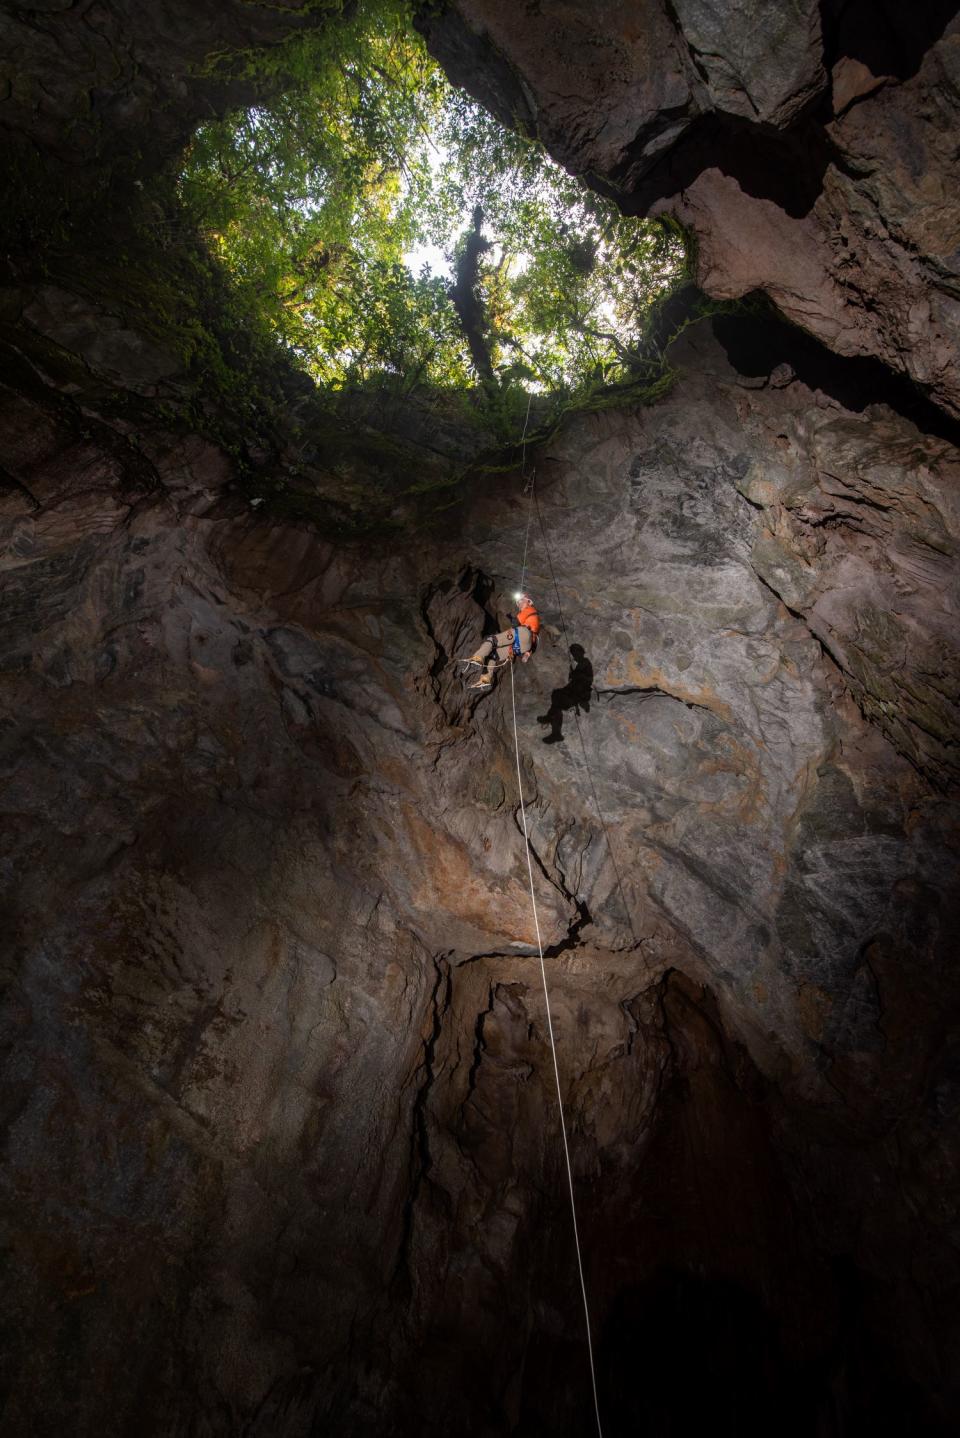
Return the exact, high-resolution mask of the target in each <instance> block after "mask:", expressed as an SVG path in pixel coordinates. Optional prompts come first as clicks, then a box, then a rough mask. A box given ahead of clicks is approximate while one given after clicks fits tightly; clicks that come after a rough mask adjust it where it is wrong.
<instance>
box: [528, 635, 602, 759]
mask: <svg viewBox="0 0 960 1438" xmlns="http://www.w3.org/2000/svg"><path fill="white" fill-rule="evenodd" d="M570 658H571V659H572V660H573V663H572V664H571V665H570V673H569V676H568V678H567V682H566V684H564V686H563V688H562V689H554V691H553V693H552V694H551V695H550V708H549V709H548V710H547V712H546V714H538V715H537V723H538V724H549V725H550V733H549V734H547V735H545V736H544V740H543V742H544V744H562V743H563V716H564V714H567V713H569V711H570V710H571V709H572V710H574V712H575V713H577V714H579V713H580V712H581V710H582V711H583V713H584V714H589V713H590V699H591V696H592V694H593V665H592V664H591V663H590V660H589V659H588V658H587V656H586V654H585V653H584V652H583V645H582V644H571V645H570Z"/></svg>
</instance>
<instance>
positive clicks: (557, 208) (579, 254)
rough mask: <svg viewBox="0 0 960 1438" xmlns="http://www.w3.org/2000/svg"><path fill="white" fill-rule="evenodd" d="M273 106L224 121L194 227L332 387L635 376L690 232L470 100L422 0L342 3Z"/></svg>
mask: <svg viewBox="0 0 960 1438" xmlns="http://www.w3.org/2000/svg"><path fill="white" fill-rule="evenodd" d="M274 64H275V66H276V69H277V78H278V83H277V85H276V90H277V93H276V96H275V98H273V99H271V100H270V102H269V103H267V104H262V105H258V106H256V107H254V108H252V109H249V110H246V111H242V112H240V113H237V114H233V115H230V116H228V117H226V118H225V119H222V120H216V121H212V122H210V123H208V124H205V125H203V126H202V127H201V128H200V129H199V130H198V131H197V133H196V135H195V136H194V138H193V141H192V144H191V145H190V147H189V150H188V152H187V154H186V156H185V159H184V163H183V168H182V172H181V174H180V178H179V186H180V192H181V196H182V199H183V201H184V202H185V204H186V206H187V207H188V210H189V212H190V213H191V214H192V215H193V217H194V218H195V220H196V222H197V224H198V225H199V227H200V229H201V230H202V232H203V234H204V236H205V237H206V240H207V243H208V244H209V246H210V248H211V249H212V251H213V252H214V253H215V254H217V255H218V256H219V257H220V258H221V260H222V261H223V263H224V264H225V265H226V266H227V267H228V269H229V270H230V272H231V273H232V274H233V276H234V277H235V279H236V281H237V283H238V284H239V285H240V286H241V288H242V289H243V290H244V291H245V292H246V293H247V295H248V297H249V299H250V300H251V302H252V303H253V305H254V307H255V308H256V310H257V312H258V313H259V314H261V315H262V316H263V317H264V319H265V320H266V321H267V323H268V324H269V325H270V327H271V328H272V329H273V331H274V332H275V334H276V336H277V338H278V340H280V341H281V342H282V343H284V344H286V345H287V346H289V347H290V348H291V349H292V350H293V351H294V353H295V354H296V356H297V357H298V359H299V361H300V363H301V364H302V365H303V366H304V367H305V368H306V369H307V370H308V371H309V372H310V373H311V374H312V375H313V376H314V378H315V379H316V380H317V382H318V383H320V384H321V385H323V386H325V387H328V388H331V389H335V390H336V389H343V388H350V387H355V386H362V385H365V384H367V383H369V382H371V381H374V380H377V379H381V380H382V379H383V378H384V377H386V376H389V377H390V378H391V380H392V381H393V382H395V383H397V384H400V385H404V386H411V387H414V386H417V385H422V384H430V385H433V386H439V387H443V388H454V389H469V388H480V389H486V390H487V391H501V392H502V391H503V390H504V389H505V388H508V387H513V386H520V387H523V388H526V389H532V390H536V391H547V392H550V393H555V392H561V393H563V394H567V395H570V394H575V393H576V392H577V391H578V390H581V389H583V388H584V387H585V386H596V385H598V384H600V385H602V384H606V383H611V382H614V381H617V380H620V379H622V378H623V377H624V376H625V375H629V373H630V371H631V368H632V367H633V366H634V365H635V363H636V362H637V344H638V338H639V336H640V335H641V334H642V330H643V321H644V317H645V315H646V314H647V313H648V311H649V309H650V306H651V304H652V303H653V302H654V301H655V300H656V299H657V298H658V296H660V295H662V294H663V293H664V292H665V291H667V290H668V289H669V288H670V287H671V285H672V284H673V283H674V282H675V280H676V278H677V276H678V274H679V273H680V272H681V271H682V269H683V265H684V259H685V255H684V244H683V238H682V235H680V233H679V232H678V231H677V230H676V228H674V227H671V226H670V225H669V224H667V223H665V222H651V221H642V220H637V219H630V218H626V217H624V216H623V215H622V214H621V213H620V212H619V211H618V209H617V208H616V206H615V205H614V204H613V203H612V202H610V201H609V200H606V199H604V198H602V197H600V196H599V195H597V194H595V193H593V192H592V191H591V190H589V189H588V188H587V187H586V186H585V185H584V184H583V183H582V182H581V181H579V180H577V179H575V178H573V177H571V176H570V175H568V174H567V173H565V172H564V171H563V170H562V169H560V168H559V167H558V166H557V165H555V164H554V163H553V162H552V161H551V160H550V159H549V158H548V157H547V155H546V154H545V153H544V151H543V149H542V148H541V147H540V146H539V145H538V144H536V143H534V142H532V141H530V140H528V139H526V138H524V137H523V136H521V135H519V134H517V133H515V132H513V131H511V130H508V129H505V128H504V127H503V126H501V125H500V124H498V122H497V121H495V120H494V119H492V118H491V117H490V116H489V115H488V114H487V113H486V112H485V111H484V110H483V109H482V108H481V107H480V106H478V105H476V104H475V103H474V102H473V101H471V100H470V99H469V98H468V97H467V96H465V95H464V94H463V93H462V92H460V91H457V90H455V89H453V88H452V87H451V86H450V85H449V83H448V82H447V80H446V78H445V76H444V75H443V73H442V72H441V71H440V70H439V68H438V67H437V66H436V65H435V63H434V62H433V61H432V59H431V58H430V56H429V55H428V53H427V51H426V49H425V47H424V45H423V43H422V41H421V39H420V37H419V36H418V35H417V33H416V31H415V30H414V29H413V27H412V24H411V23H410V16H409V13H408V6H407V5H406V4H404V3H403V0H360V3H358V4H357V5H355V6H351V7H350V8H349V10H348V11H346V12H343V11H340V10H339V8H338V7H336V6H334V7H333V8H332V10H331V18H330V20H329V22H328V23H327V24H326V25H325V26H324V27H323V28H321V29H319V30H317V31H314V32H310V33H309V34H306V35H303V36H301V37H298V38H297V39H296V40H295V41H294V42H292V43H291V44H289V45H287V46H285V47H283V52H282V53H281V54H280V55H278V56H277V57H276V58H275V61H274Z"/></svg>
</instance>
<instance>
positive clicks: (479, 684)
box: [468, 674, 493, 689]
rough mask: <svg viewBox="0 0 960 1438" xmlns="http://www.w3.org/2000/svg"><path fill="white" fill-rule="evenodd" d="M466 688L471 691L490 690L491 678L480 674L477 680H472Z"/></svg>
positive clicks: (488, 675)
mask: <svg viewBox="0 0 960 1438" xmlns="http://www.w3.org/2000/svg"><path fill="white" fill-rule="evenodd" d="M468 687H469V688H471V689H492V688H493V676H492V675H490V674H481V675H480V677H479V679H476V680H474V682H473V683H472V684H471V685H469V686H468Z"/></svg>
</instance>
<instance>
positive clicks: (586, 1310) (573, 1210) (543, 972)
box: [509, 407, 603, 1438]
mask: <svg viewBox="0 0 960 1438" xmlns="http://www.w3.org/2000/svg"><path fill="white" fill-rule="evenodd" d="M528 410H529V407H528ZM527 532H528V534H529V524H528V527H527ZM509 667H510V707H511V709H512V711H513V750H514V754H515V756H516V760H517V792H518V793H519V795H520V817H521V820H522V822H523V843H524V848H525V849H526V854H527V877H528V879H529V881H530V903H531V906H532V908H533V926H534V929H535V930H536V935H537V951H538V953H539V955H540V977H541V979H542V980H543V998H544V1003H545V1004H546V1008H547V1032H548V1034H549V1035H550V1053H551V1054H552V1056H553V1077H554V1080H555V1082H556V1085H557V1108H558V1109H559V1111H560V1133H561V1135H562V1136H563V1156H564V1159H565V1161H566V1166H567V1188H568V1190H569V1193H570V1215H571V1217H572V1219H573V1243H574V1247H575V1248H576V1251H577V1272H578V1273H579V1275H580V1293H581V1295H582V1297H583V1316H584V1320H585V1322H586V1327H587V1354H588V1357H589V1359H590V1382H591V1384H592V1387H593V1411H594V1414H595V1416H596V1420H597V1438H603V1426H602V1424H601V1422H600V1400H599V1397H598V1395H597V1371H596V1367H595V1365H594V1361H593V1335H592V1333H591V1331H590V1305H589V1303H588V1302H587V1284H586V1280H585V1279H584V1276H583V1258H582V1256H581V1253H580V1230H579V1228H578V1226H577V1205H576V1201H575V1199H574V1196H573V1169H572V1167H571V1165H570V1145H569V1143H568V1142H567V1121H566V1118H565V1116H564V1112H563V1094H562V1093H561V1090H560V1069H559V1066H558V1064H557V1044H556V1040H555V1038H554V1034H553V1015H552V1013H551V1010H550V990H549V988H548V987H547V966H546V964H545V963H544V961H543V940H542V939H541V937H540V919H539V917H538V915H537V896H536V893H535V891H534V887H533V863H532V861H531V858H530V839H529V836H528V834H527V807H526V804H525V803H524V799H523V779H522V777H521V773H520V739H519V737H518V734H517V700H516V692H515V689H514V683H513V665H512V664H511V665H510V666H509Z"/></svg>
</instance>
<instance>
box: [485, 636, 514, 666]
mask: <svg viewBox="0 0 960 1438" xmlns="http://www.w3.org/2000/svg"><path fill="white" fill-rule="evenodd" d="M491 643H492V645H493V652H492V654H491V655H490V658H489V659H488V660H487V673H488V674H492V673H493V671H494V670H495V669H496V668H498V667H499V666H500V665H501V664H506V663H508V661H509V659H510V656H511V655H512V654H513V630H512V629H504V630H503V631H502V632H501V633H500V634H495V635H494V636H493V639H492V641H491Z"/></svg>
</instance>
